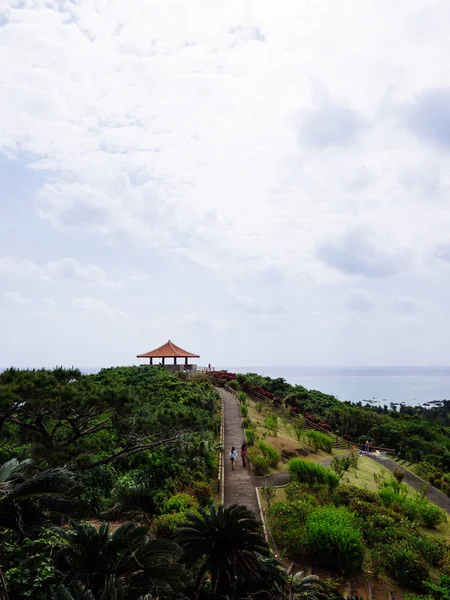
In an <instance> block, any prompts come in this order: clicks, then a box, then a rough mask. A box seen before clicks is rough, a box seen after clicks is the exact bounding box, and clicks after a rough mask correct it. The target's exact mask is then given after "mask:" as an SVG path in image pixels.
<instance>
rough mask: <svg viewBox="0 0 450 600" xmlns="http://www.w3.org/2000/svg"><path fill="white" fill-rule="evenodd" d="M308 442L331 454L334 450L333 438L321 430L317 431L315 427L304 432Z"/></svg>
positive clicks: (317, 448)
mask: <svg viewBox="0 0 450 600" xmlns="http://www.w3.org/2000/svg"><path fill="white" fill-rule="evenodd" d="M303 435H304V437H305V438H306V440H307V441H308V443H309V444H310V445H311V446H312V447H313V448H315V449H316V450H324V451H325V452H328V453H329V454H331V452H332V451H333V438H332V437H330V436H329V435H326V434H325V433H322V432H321V431H315V430H314V429H307V430H306V431H305V432H304V433H303Z"/></svg>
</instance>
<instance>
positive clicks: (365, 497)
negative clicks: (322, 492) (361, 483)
mask: <svg viewBox="0 0 450 600" xmlns="http://www.w3.org/2000/svg"><path fill="white" fill-rule="evenodd" d="M333 502H334V503H335V504H336V505H338V506H339V505H344V506H348V507H349V508H350V510H353V509H354V507H355V505H356V504H357V503H358V502H366V503H370V504H378V503H379V500H378V496H377V495H376V494H375V493H374V492H369V490H366V489H364V488H359V487H357V486H356V485H340V486H339V487H338V489H337V490H336V491H335V493H334V495H333Z"/></svg>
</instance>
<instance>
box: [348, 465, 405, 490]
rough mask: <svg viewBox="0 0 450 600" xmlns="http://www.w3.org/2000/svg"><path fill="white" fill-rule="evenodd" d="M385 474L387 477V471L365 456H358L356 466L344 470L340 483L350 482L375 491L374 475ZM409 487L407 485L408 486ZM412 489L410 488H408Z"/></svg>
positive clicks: (376, 488)
mask: <svg viewBox="0 0 450 600" xmlns="http://www.w3.org/2000/svg"><path fill="white" fill-rule="evenodd" d="M383 473H385V474H386V479H388V478H389V475H390V473H389V471H388V470H387V469H385V468H384V467H383V465H380V464H379V463H377V462H375V461H374V460H372V459H371V458H368V457H367V456H360V457H359V459H358V468H357V469H356V470H355V469H350V470H349V471H346V472H345V473H344V475H343V476H342V479H341V483H350V484H351V485H357V486H358V487H361V488H366V489H367V490H369V491H370V492H376V491H377V490H378V485H377V484H376V482H375V479H374V475H378V476H380V475H382V474H383ZM408 487H409V486H408ZM410 489H411V491H412V488H410Z"/></svg>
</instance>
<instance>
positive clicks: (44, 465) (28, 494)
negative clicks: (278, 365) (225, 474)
mask: <svg viewBox="0 0 450 600" xmlns="http://www.w3.org/2000/svg"><path fill="white" fill-rule="evenodd" d="M219 427H220V414H219V412H218V395H217V392H216V391H215V390H214V389H213V388H212V387H211V386H210V385H208V384H207V383H201V382H195V381H189V382H188V381H182V380H180V379H178V378H177V377H174V376H173V375H171V374H170V373H169V372H168V371H166V370H165V369H162V368H158V367H155V368H139V367H126V368H116V369H104V370H102V371H101V372H100V373H98V374H96V375H82V374H81V373H80V371H78V370H74V369H71V370H66V369H55V370H52V371H49V370H45V369H42V370H37V371H20V370H15V369H9V370H7V371H4V372H3V373H1V374H0V434H1V447H0V465H1V464H4V466H3V467H2V468H1V469H0V538H1V539H0V564H1V565H2V567H3V574H4V578H5V581H6V584H7V588H8V591H9V594H10V598H11V597H13V598H14V597H17V598H18V597H27V596H30V597H33V598H46V597H49V596H48V593H49V592H48V590H49V587H50V584H56V583H62V582H65V583H67V582H68V583H69V584H70V585H69V587H70V586H72V587H73V586H75V587H76V586H77V585H81V586H85V587H86V586H87V587H89V588H91V587H92V590H93V591H92V593H93V594H94V596H95V597H97V595H98V594H100V591H101V590H103V589H104V588H105V589H106V587H107V586H113V585H115V583H114V582H113V581H112V579H111V578H116V579H117V580H118V581H116V583H117V584H119V583H120V585H122V584H123V585H125V584H126V585H125V587H126V588H127V590H128V592H127V594H128V596H127V597H133V598H137V597H138V595H139V594H138V592H139V591H142V593H143V592H147V591H148V590H150V587H149V579H148V578H151V580H152V581H153V582H155V581H157V577H156V575H155V573H156V572H159V573H160V574H159V578H160V582H159V583H155V585H154V586H153V588H155V586H156V589H157V590H158V593H160V594H163V595H164V593H166V592H167V590H168V589H169V588H170V590H172V591H173V590H174V589H175V587H173V586H172V583H171V579H170V577H171V576H170V573H171V572H172V571H173V573H174V574H176V575H177V577H178V574H179V572H180V569H179V566H178V557H177V552H178V546H176V545H175V546H174V541H173V540H172V538H173V535H174V531H175V530H176V528H177V526H178V525H179V524H180V523H181V522H183V521H184V520H185V519H186V514H187V512H188V511H194V512H195V511H199V510H200V509H201V507H202V506H207V505H208V504H210V503H211V502H212V499H213V495H214V490H215V488H214V487H213V486H214V485H215V480H216V476H217V459H218V451H217V447H216V444H217V442H218V439H217V436H218V431H219ZM70 517H75V518H76V519H78V520H84V521H89V520H91V521H92V520H93V519H108V520H117V521H119V524H120V522H125V521H127V520H128V519H134V520H135V521H136V522H137V523H138V524H140V525H143V526H144V527H138V525H136V524H134V525H133V526H131V525H127V526H125V525H124V526H123V527H124V528H122V527H119V528H118V529H116V530H115V531H114V532H113V531H112V530H110V529H109V528H108V527H100V528H99V527H98V524H97V525H95V526H94V525H85V526H79V527H75V528H74V529H73V530H70V531H69V533H67V534H64V535H62V534H61V532H60V531H59V530H58V528H55V525H56V526H57V525H61V524H62V523H63V522H64V521H67V519H69V518H70ZM149 528H150V529H149ZM119 542H120V543H119ZM164 544H166V545H164ZM167 544H169V545H167ZM170 544H172V545H170ZM87 546H89V548H90V549H91V550H90V552H92V557H91V558H89V564H87V562H86V564H85V565H84V566H80V564H79V561H80V560H81V557H82V556H84V559H83V560H85V561H87V560H88V559H87V557H86V547H87ZM100 548H104V549H105V550H104V553H105V556H106V555H107V554H108V553H109V552H110V554H111V556H110V558H108V559H106V558H104V560H108V561H110V562H109V563H108V565H106V563H105V564H104V565H103V566H102V567H101V568H100V567H99V568H100V570H101V571H102V572H103V575H102V576H101V577H100V576H99V577H100V579H99V580H98V581H97V579H95V581H93V580H92V581H91V579H92V578H91V576H90V575H89V572H90V571H89V569H90V568H92V569H93V568H94V567H93V566H92V565H93V564H94V562H93V561H94V555H95V553H96V552H100ZM108 548H111V551H110V550H108ZM118 548H122V549H125V550H124V551H125V554H124V555H123V560H122V559H121V563H120V565H121V566H120V568H119V567H118V570H115V566H114V565H116V563H117V560H118V555H117V552H118ZM102 552H103V551H102ZM126 552H128V553H130V558H129V559H126ZM131 556H133V557H134V558H133V559H131ZM137 557H139V559H138V560H139V561H140V562H142V564H146V561H152V565H153V567H152V569H153V570H151V569H149V567H146V570H148V573H147V575H146V577H147V579H145V577H144V578H143V577H142V576H139V577H137V576H136V575H133V578H132V579H133V581H132V582H131V581H128V579H127V577H128V576H129V574H128V570H129V565H128V566H127V564H128V563H127V560H128V562H130V561H131V562H132V561H136V560H137ZM172 564H173V565H175V564H176V565H177V566H174V567H173V569H172V567H171V565H172ZM90 565H91V566H90ZM116 566H117V565H116ZM121 569H122V570H123V571H124V572H123V573H122V571H121ZM155 569H156V571H155ZM158 569H159V571H158ZM171 569H172V571H171ZM125 572H127V574H125ZM75 573H78V574H79V577H78V575H77V577H75V575H74V574H75ZM83 573H86V576H85V577H84V575H82V574H83ZM113 576H114V577H113ZM92 577H93V576H92ZM119 580H120V582H119ZM72 584H73V585H72ZM160 586H162V587H164V590H166V592H164V593H163V592H162V591H160ZM153 588H152V589H153ZM74 589H75V588H74ZM47 592H48V593H47ZM55 593H56V592H55ZM102 593H103V591H102Z"/></svg>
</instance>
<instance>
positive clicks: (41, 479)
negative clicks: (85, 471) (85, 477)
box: [0, 458, 79, 536]
mask: <svg viewBox="0 0 450 600" xmlns="http://www.w3.org/2000/svg"><path fill="white" fill-rule="evenodd" d="M30 465H31V461H29V460H24V461H22V462H20V461H18V460H17V459H16V458H13V459H12V460H10V461H8V462H6V463H4V464H3V465H2V466H1V467H0V527H5V528H7V529H12V530H13V531H16V532H17V533H19V534H21V535H24V536H33V535H34V534H35V533H37V532H38V530H39V528H41V527H42V526H44V525H47V524H49V523H52V522H54V521H55V519H56V518H57V517H60V516H73V515H74V514H75V513H76V512H77V510H78V503H77V500H76V498H77V496H78V495H79V486H78V484H77V483H76V481H75V479H74V476H73V475H72V474H71V473H69V472H68V471H66V470H64V469H50V470H47V471H43V472H42V473H37V474H35V475H32V476H30V477H27V470H28V469H29V467H30Z"/></svg>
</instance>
